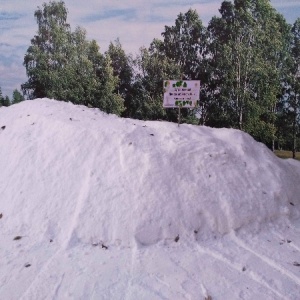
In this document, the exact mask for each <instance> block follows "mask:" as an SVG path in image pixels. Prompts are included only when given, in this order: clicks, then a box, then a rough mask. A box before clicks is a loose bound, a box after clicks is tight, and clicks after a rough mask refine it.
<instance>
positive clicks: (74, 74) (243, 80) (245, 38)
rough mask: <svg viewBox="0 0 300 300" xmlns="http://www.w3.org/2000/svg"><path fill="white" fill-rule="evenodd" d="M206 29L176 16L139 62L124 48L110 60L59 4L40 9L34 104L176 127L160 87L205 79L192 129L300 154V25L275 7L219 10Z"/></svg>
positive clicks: (31, 68) (33, 58)
mask: <svg viewBox="0 0 300 300" xmlns="http://www.w3.org/2000/svg"><path fill="white" fill-rule="evenodd" d="M219 12H220V16H219V17H217V16H214V17H213V18H212V19H211V20H210V22H209V23H208V26H204V25H203V23H202V21H201V19H200V17H199V15H198V13H197V11H195V10H192V9H190V10H188V11H187V12H186V13H180V14H179V15H178V16H177V18H176V20H175V24H174V25H172V26H165V28H164V30H163V32H162V34H161V35H162V38H161V39H157V38H156V39H154V40H153V41H152V42H151V44H150V45H149V47H141V48H140V50H139V53H138V54H137V55H136V56H135V57H133V56H132V55H130V54H127V53H126V52H125V51H124V49H123V48H122V45H121V43H120V41H119V40H118V39H117V40H116V41H114V42H111V43H110V45H109V47H108V50H107V51H106V52H105V53H103V54H102V53H101V52H100V47H99V46H98V44H97V42H96V41H95V40H92V41H89V40H87V37H86V31H85V30H84V29H83V28H81V27H77V28H76V29H75V30H74V31H72V30H71V26H70V25H69V24H68V23H67V14H68V13H67V8H66V6H65V4H64V2H63V1H58V2H56V1H50V2H49V3H44V4H43V5H42V7H38V9H37V10H36V11H35V13H34V16H35V19H36V21H37V25H38V31H37V34H36V35H35V36H34V37H33V39H32V40H31V45H30V47H29V48H28V50H27V52H26V54H25V57H24V66H25V68H26V72H27V76H28V80H27V81H26V82H25V83H24V84H22V91H23V93H24V95H25V96H26V97H27V98H28V99H34V98H40V97H49V98H55V99H57V100H63V101H72V102H73V103H75V104H84V105H91V106H93V107H97V108H100V109H101V110H103V111H105V112H108V113H115V114H117V115H120V116H124V117H129V118H137V119H144V120H167V121H177V110H176V109H167V110H165V109H163V107H162V99H163V80H165V79H184V80H200V81H201V91H200V105H199V107H197V108H196V109H193V110H191V109H184V110H182V111H183V112H182V114H183V116H182V117H183V121H184V122H186V123H192V124H199V125H207V126H212V127H230V128H238V129H241V130H244V131H246V132H248V133H249V134H251V135H252V136H253V137H254V138H255V139H257V140H258V141H261V142H264V143H265V144H267V145H268V146H269V147H270V148H273V149H274V148H275V147H276V148H284V149H289V150H293V152H294V153H295V151H296V148H297V140H298V141H299V128H300V118H299V116H300V114H299V111H300V97H299V95H300V18H298V19H297V20H296V22H295V23H294V24H293V25H290V24H288V23H287V22H286V20H285V19H284V17H283V16H282V15H281V14H279V13H278V12H277V11H276V10H275V9H274V8H273V7H272V6H271V4H270V1H269V0H234V1H233V2H232V1H223V2H222V3H221V6H220V9H219Z"/></svg>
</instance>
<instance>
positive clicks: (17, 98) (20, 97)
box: [11, 89, 24, 104]
mask: <svg viewBox="0 0 300 300" xmlns="http://www.w3.org/2000/svg"><path fill="white" fill-rule="evenodd" d="M22 101H24V96H23V95H22V94H21V93H20V92H19V91H18V90H17V89H15V90H14V91H13V98H12V102H11V104H16V103H19V102H22Z"/></svg>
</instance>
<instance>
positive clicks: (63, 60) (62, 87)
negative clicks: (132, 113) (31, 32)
mask: <svg viewBox="0 0 300 300" xmlns="http://www.w3.org/2000/svg"><path fill="white" fill-rule="evenodd" d="M34 15H35V18H36V20H37V24H38V33H37V35H36V36H35V37H34V38H33V39H32V40H31V46H30V47H29V48H28V50H27V53H26V55H25V57H24V66H25V67H26V72H27V76H28V81H27V82H25V83H24V84H23V85H22V90H23V91H24V93H25V94H26V95H27V96H28V97H29V98H30V99H33V98H41V97H49V98H55V99H58V100H64V101H72V102H73V103H75V104H85V105H87V104H92V105H94V106H95V107H99V108H101V109H103V110H104V111H106V112H108V113H117V114H120V113H121V112H122V111H123V107H122V100H120V96H119V95H117V94H116V93H115V92H114V91H115V88H116V82H115V79H114V76H113V75H112V74H111V73H110V71H109V70H108V65H107V61H106V60H105V58H104V57H103V56H102V55H101V54H100V53H99V47H98V45H97V44H96V42H95V41H91V42H90V41H88V40H87V39H86V31H85V30H84V29H82V28H80V27H77V28H76V29H75V31H74V32H72V31H71V28H70V25H69V24H68V23H67V9H66V7H65V4H64V2H63V1H59V2H55V1H50V2H49V3H48V4H46V3H44V4H43V6H42V8H38V9H37V10H36V12H35V14H34ZM103 76H107V78H104V77H103ZM110 80H111V82H110ZM112 86H113V88H112ZM102 102H103V103H102ZM114 106H116V107H114Z"/></svg>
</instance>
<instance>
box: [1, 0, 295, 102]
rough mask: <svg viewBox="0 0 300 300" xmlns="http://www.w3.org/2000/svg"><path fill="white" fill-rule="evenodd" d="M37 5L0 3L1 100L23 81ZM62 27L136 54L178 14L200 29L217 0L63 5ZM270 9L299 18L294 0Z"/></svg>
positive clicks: (31, 1)
mask: <svg viewBox="0 0 300 300" xmlns="http://www.w3.org/2000/svg"><path fill="white" fill-rule="evenodd" d="M43 2H48V1H43V0H28V1H25V0H0V87H1V89H2V93H3V94H4V95H8V96H9V97H11V96H12V91H13V90H14V89H16V88H17V89H19V90H20V85H21V84H22V83H23V82H25V81H26V80H27V77H26V72H25V67H24V66H23V58H24V54H25V53H26V50H27V48H28V47H29V45H30V40H31V38H32V37H33V36H34V34H35V33H36V31H37V24H36V21H35V19H34V11H35V10H36V9H37V7H38V6H42V4H43ZM64 2H65V4H66V7H67V8H68V22H69V23H70V25H71V27H72V29H73V30H74V29H75V27H76V26H81V27H83V28H85V29H86V30H87V34H88V38H89V39H95V40H96V41H97V42H98V44H99V46H100V49H101V52H104V51H105V50H107V47H108V45H109V43H110V41H114V40H115V39H116V38H120V41H121V44H122V45H123V48H124V49H125V50H126V52H127V53H132V54H136V53H137V52H138V49H139V48H140V47H141V46H146V47H147V46H149V44H150V42H151V41H152V40H153V38H160V37H161V35H160V34H161V32H162V31H163V30H164V26H165V25H173V24H174V21H175V19H176V17H177V15H178V14H179V13H180V12H183V13H184V12H186V11H187V10H188V9H189V8H193V9H196V10H197V11H198V13H199V15H200V18H201V20H202V21H203V23H204V24H205V25H207V23H208V21H209V20H210V19H211V17H212V16H214V15H218V9H219V8H220V5H221V2H222V0H210V1H209V0H197V1H196V0H194V1H193V0H191V1H190V0H169V1H163V0H147V1H143V0H122V1H120V0H118V1H117V0H101V1H100V0H85V1H82V0H65V1H64ZM271 3H272V5H273V7H275V8H276V9H277V10H278V11H279V12H280V13H282V14H283V15H284V16H285V18H286V20H287V21H288V23H290V24H292V23H293V22H294V21H295V20H296V19H297V17H300V0H271Z"/></svg>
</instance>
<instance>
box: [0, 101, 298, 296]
mask: <svg viewBox="0 0 300 300" xmlns="http://www.w3.org/2000/svg"><path fill="white" fill-rule="evenodd" d="M0 126H2V129H0V170H1V180H0V213H1V214H2V218H1V219H0V228H1V229H0V230H1V242H0V243H1V245H5V247H4V248H3V250H2V253H1V250H0V255H1V257H5V258H6V259H7V261H12V258H11V256H10V254H9V249H10V247H13V244H14V242H13V241H12V239H13V237H15V236H19V237H28V239H29V241H28V242H27V246H26V247H27V248H26V250H24V249H23V251H27V252H28V253H36V255H37V257H38V254H37V253H43V255H44V256H45V257H47V256H49V257H51V256H52V255H54V253H57V252H54V250H49V249H48V248H47V247H46V248H45V246H43V245H44V243H45V241H50V242H51V243H52V242H53V241H55V245H56V247H57V248H56V250H55V251H58V252H62V253H67V251H77V249H79V248H80V247H89V246H92V245H94V246H95V245H100V246H101V247H102V248H104V249H106V250H110V249H117V250H119V251H121V250H122V249H123V250H124V251H125V250H126V249H136V250H135V251H144V250H143V249H144V248H145V246H155V245H156V246H158V247H160V248H161V249H164V248H166V247H168V246H170V245H173V244H174V243H177V244H179V243H181V245H192V246H191V247H192V248H193V247H196V245H201V244H202V243H203V242H209V241H212V240H214V239H216V238H219V239H221V238H222V237H223V236H224V235H225V234H227V233H233V232H236V230H238V229H243V230H246V231H247V232H248V233H249V234H250V233H251V234H254V233H259V232H260V231H261V230H262V229H263V228H265V227H266V226H267V223H269V222H275V221H276V224H285V225H286V226H288V225H290V224H291V222H296V221H297V220H298V219H299V217H300V210H299V207H300V185H299V179H300V164H299V163H298V162H295V161H292V160H285V161H283V160H281V159H279V158H277V157H275V156H274V155H273V153H272V152H271V151H270V150H268V149H267V148H266V147H265V146H264V145H263V144H260V143H257V142H256V141H254V139H252V138H251V137H250V136H249V135H247V134H245V133H243V132H240V131H238V130H233V129H211V128H207V127H199V126H192V125H181V126H180V127H179V128H178V126H177V124H172V123H166V122H144V121H138V120H131V119H121V118H117V117H116V116H113V115H107V114H104V113H102V112H101V111H99V110H98V109H89V108H86V107H84V106H75V105H73V104H71V103H66V102H58V101H54V100H49V99H37V100H34V101H25V102H23V103H20V104H18V105H13V106H11V107H9V108H4V107H2V108H1V109H0ZM282 226H283V225H282ZM24 239H25V238H24ZM24 239H23V240H24ZM24 241H25V240H24ZM0 248H1V247H0ZM146 248H147V247H146ZM139 249H140V250H139ZM52 251H53V252H52ZM162 251H163V250H162ZM193 251H194V250H193ZM72 253H73V252H72ZM55 255H57V254H55ZM119 258H120V257H119ZM58 261H59V260H58ZM78 261H80V260H79V259H78ZM91 261H93V260H91ZM118 263H120V264H121V262H120V261H119V262H118ZM40 264H41V266H45V264H46V262H44V261H43V260H41V262H40ZM47 264H49V262H48V263H47ZM61 264H63V263H62V262H61ZM146 265H147V264H146V263H145V266H144V267H145V268H146ZM113 266H114V268H113V269H114V270H115V271H116V267H115V265H113ZM90 268H92V267H91V266H90ZM119 268H120V265H118V267H117V269H118V270H119ZM17 269H18V268H17ZM15 270H16V269H15V268H13V267H8V268H7V269H6V272H9V273H14V272H15ZM87 270H89V269H88V268H87ZM115 271H114V272H115ZM0 272H1V271H0ZM36 272H38V270H37V271H36ZM64 272H65V271H64ZM69 272H71V271H70V270H69ZM114 272H112V273H113V274H114ZM62 273H63V272H62ZM63 274H65V273H63ZM7 275H8V274H6V276H7ZM3 276H4V275H3ZM20 276H21V275H20ZM35 276H36V275H34V274H32V277H31V279H32V280H33V281H35V280H36V279H35V280H34V278H35ZM126 276H127V275H126ZM291 276H292V277H293V276H294V275H291ZM291 276H290V277H291ZM3 278H4V279H3ZM21 278H23V280H25V279H24V278H25V277H21ZM29 278H30V277H29ZM49 278H50V277H49ZM49 278H48V281H49V282H50V283H51V280H50V279H49ZM63 278H64V275H63ZM0 279H1V273H0ZM2 279H3V282H5V284H4V285H2V286H4V291H5V292H6V294H5V295H6V296H7V297H6V299H8V298H10V299H12V298H11V297H12V295H14V296H15V297H20V296H21V295H23V297H24V299H39V298H40V299H41V298H43V295H45V294H46V292H45V291H44V292H43V291H39V290H38V291H35V292H34V293H35V294H32V293H33V291H34V288H33V287H35V288H37V286H38V285H37V284H36V285H33V286H32V283H30V282H27V281H26V280H25V283H23V286H22V287H21V288H20V289H19V292H16V291H14V293H15V294H12V286H11V285H12V282H11V281H10V279H9V278H8V277H2ZM31 279H28V281H30V280H31ZM45 280H46V279H45ZM52 280H54V281H55V282H56V281H60V280H62V279H61V278H56V279H53V278H52ZM70 280H71V279H70ZM293 280H294V281H295V283H296V284H299V282H300V281H299V282H298V281H297V278H296V277H295V278H294V277H293ZM87 282H88V280H87ZM40 284H41V283H40ZM53 284H54V283H53ZM143 284H145V282H143ZM150 285H151V284H150ZM55 286H56V285H55V284H54V286H53V288H54V287H55ZM59 286H60V285H59ZM65 286H68V285H65ZM50 288H51V284H50ZM50 288H49V289H50ZM124 288H125V287H124V286H121V287H118V288H114V289H110V290H109V292H107V291H108V289H107V290H106V292H107V295H106V296H107V298H105V297H104V296H103V289H102V290H101V292H99V293H98V294H97V293H96V292H95V295H94V296H95V299H99V298H97V297H96V296H97V295H98V296H99V295H100V294H101V295H102V296H103V299H110V298H111V299H112V298H113V299H119V298H120V299H122V295H123V292H122V291H123V290H124ZM76 289H77V287H76V288H73V290H72V292H73V293H75V294H72V295H73V296H71V295H70V294H68V295H69V296H68V297H67V296H66V294H65V293H64V294H60V295H59V294H55V295H52V296H51V297H54V298H56V297H57V298H59V299H66V298H72V297H75V299H88V298H90V297H91V295H90V294H89V295H85V294H80V293H81V292H82V291H84V290H85V287H82V289H80V291H77V292H76ZM267 289H268V290H270V289H271V288H269V286H267ZM140 290H141V289H137V288H136V289H133V290H131V294H130V293H129V294H128V295H127V298H128V299H137V298H136V296H137V295H139V291H140ZM223 290H224V287H223ZM271 290H272V289H271ZM279 290H280V289H279ZM292 290H293V288H292ZM0 292H1V286H0ZM202 292H203V291H202ZM166 293H167V292H166ZM168 293H170V291H168ZM193 293H195V288H194V287H192V288H190V298H189V297H187V296H186V297H187V298H185V296H183V295H184V294H181V296H178V294H175V295H174V294H163V293H162V294H157V295H156V296H157V298H156V297H154V296H153V293H152V294H151V295H150V296H149V297H147V296H146V294H145V293H141V294H140V297H143V299H161V298H164V297H166V298H168V297H173V296H174V297H176V298H177V299H195V298H194V297H193ZM197 293H198V292H197ZM199 293H200V292H199ZM272 293H273V294H272ZM274 293H275V296H276V295H277V296H278V297H280V296H281V295H282V294H280V292H278V291H277V292H274V291H272V292H270V297H271V298H270V299H272V297H274ZM57 295H59V296H57ZM79 295H81V296H79ZM166 295H167V296H166ZM176 295H177V296H178V297H177V296H176ZM203 295H204V296H205V292H203ZM49 297H50V296H49ZM81 297H82V298H81ZM86 297H88V298H86ZM131 297H132V298H131ZM195 297H196V296H195ZM230 297H232V294H230ZM239 297H242V296H241V295H239ZM91 298H92V297H91ZM246 298H247V297H246ZM49 299H50V298H49ZM51 299H53V298H51ZM220 299H221V298H220ZM223 299H225V298H223ZM227 299H228V298H227ZM232 299H234V298H232ZM247 299H251V298H247ZM266 299H267V298H266ZM273 299H274V298H273Z"/></svg>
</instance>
